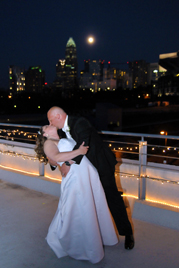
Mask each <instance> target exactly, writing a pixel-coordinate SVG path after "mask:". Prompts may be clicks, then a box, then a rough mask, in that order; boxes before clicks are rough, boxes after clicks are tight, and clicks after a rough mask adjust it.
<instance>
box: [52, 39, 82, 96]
mask: <svg viewBox="0 0 179 268" xmlns="http://www.w3.org/2000/svg"><path fill="white" fill-rule="evenodd" d="M77 71H78V63H77V53H76V44H75V42H74V40H73V38H72V37H70V38H69V40H68V42H67V44H66V49H65V59H59V61H58V63H57V64H56V80H55V81H54V84H55V86H56V88H58V89H61V90H63V92H64V93H65V92H66V93H67V91H68V90H72V89H74V88H76V87H77V85H78V72H77Z"/></svg>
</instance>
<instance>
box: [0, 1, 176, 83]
mask: <svg viewBox="0 0 179 268" xmlns="http://www.w3.org/2000/svg"><path fill="white" fill-rule="evenodd" d="M178 7H179V2H178V1H173V2H172V6H171V5H170V2H169V1H157V2H156V1H153V0H151V1H145V2H143V1H140V0H137V1H135V2H133V1H130V0H128V1H125V3H124V2H123V1H114V0H112V1H110V2H109V1H101V0H97V1H93V0H92V1H90V3H86V2H82V1H79V0H77V1H75V2H74V1H71V0H69V1H67V2H66V3H60V2H59V1H57V0H54V1H49V0H44V1H42V0H39V1H38V2H37V1H35V0H31V1H25V2H24V1H22V0H7V1H1V3H0V14H1V26H0V32H1V40H2V42H1V44H0V49H1V64H0V87H6V88H7V87H8V67H9V65H17V66H19V67H25V68H26V69H28V68H29V66H35V65H40V66H41V67H42V69H43V70H44V71H45V75H46V82H48V83H51V82H53V80H54V79H55V74H56V72H55V67H56V63H57V62H58V60H59V59H62V58H65V47H66V43H67V41H68V39H69V38H70V37H72V38H73V39H74V41H75V43H76V47H77V59H78V70H79V71H80V70H82V69H83V67H84V66H83V65H84V64H83V63H84V60H85V59H97V60H98V59H103V60H105V62H108V61H111V62H112V63H113V62H117V63H127V61H133V60H141V59H143V60H146V61H147V62H158V58H159V54H162V53H169V52H175V51H178V49H179V37H178V35H177V32H178V28H179V23H178V18H177V16H178V15H177V11H178ZM90 35H92V36H93V37H94V38H95V42H94V43H93V44H89V43H87V37H88V36H90Z"/></svg>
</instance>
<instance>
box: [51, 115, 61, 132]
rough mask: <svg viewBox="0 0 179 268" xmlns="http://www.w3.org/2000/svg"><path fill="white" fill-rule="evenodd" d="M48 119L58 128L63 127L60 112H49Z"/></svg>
mask: <svg viewBox="0 0 179 268" xmlns="http://www.w3.org/2000/svg"><path fill="white" fill-rule="evenodd" d="M48 121H49V124H50V125H51V126H54V127H56V128H59V129H61V128H63V122H62V120H61V118H60V115H58V114H48Z"/></svg>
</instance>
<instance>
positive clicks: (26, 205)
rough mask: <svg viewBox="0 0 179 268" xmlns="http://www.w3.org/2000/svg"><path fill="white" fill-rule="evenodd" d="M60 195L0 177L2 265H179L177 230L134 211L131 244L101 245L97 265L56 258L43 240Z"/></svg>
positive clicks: (72, 267)
mask: <svg viewBox="0 0 179 268" xmlns="http://www.w3.org/2000/svg"><path fill="white" fill-rule="evenodd" d="M57 204H58V198H57V197H54V196H52V195H47V194H44V193H40V192H37V191H34V190H30V189H27V188H24V187H21V186H19V185H15V184H11V183H7V182H4V181H3V180H1V181H0V210H1V214H0V226H1V228H0V236H1V239H0V252H1V258H0V267H4V268H26V267H27V268H30V267H33V268H57V267H58V268H59V267H61V268H75V267H76V268H87V267H98V268H118V267H120V268H126V267H133V268H151V267H154V268H169V267H173V268H178V267H179V256H178V252H179V242H178V241H179V230H175V229H171V228H166V227H163V226H161V225H156V224H152V223H151V222H146V221H141V220H138V219H137V213H136V212H134V213H133V219H132V221H133V225H134V235H135V241H136V244H135V248H134V249H133V250H131V251H127V250H125V249H124V237H120V242H119V244H118V245H116V246H113V247H105V257H104V259H103V260H102V261H101V262H100V263H98V264H95V265H93V264H91V263H89V262H87V261H76V260H74V259H71V258H70V257H64V258H61V259H58V258H57V257H56V255H55V254H54V253H53V251H52V250H51V249H50V248H49V246H48V245H47V243H46V240H45V237H46V234H47V230H48V226H49V224H50V222H51V220H52V218H53V216H54V213H55V211H56V208H57Z"/></svg>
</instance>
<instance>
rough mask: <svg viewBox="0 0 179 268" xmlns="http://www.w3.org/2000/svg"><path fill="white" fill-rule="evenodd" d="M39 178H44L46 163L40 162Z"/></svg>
mask: <svg viewBox="0 0 179 268" xmlns="http://www.w3.org/2000/svg"><path fill="white" fill-rule="evenodd" d="M39 176H44V163H43V162H39Z"/></svg>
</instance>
